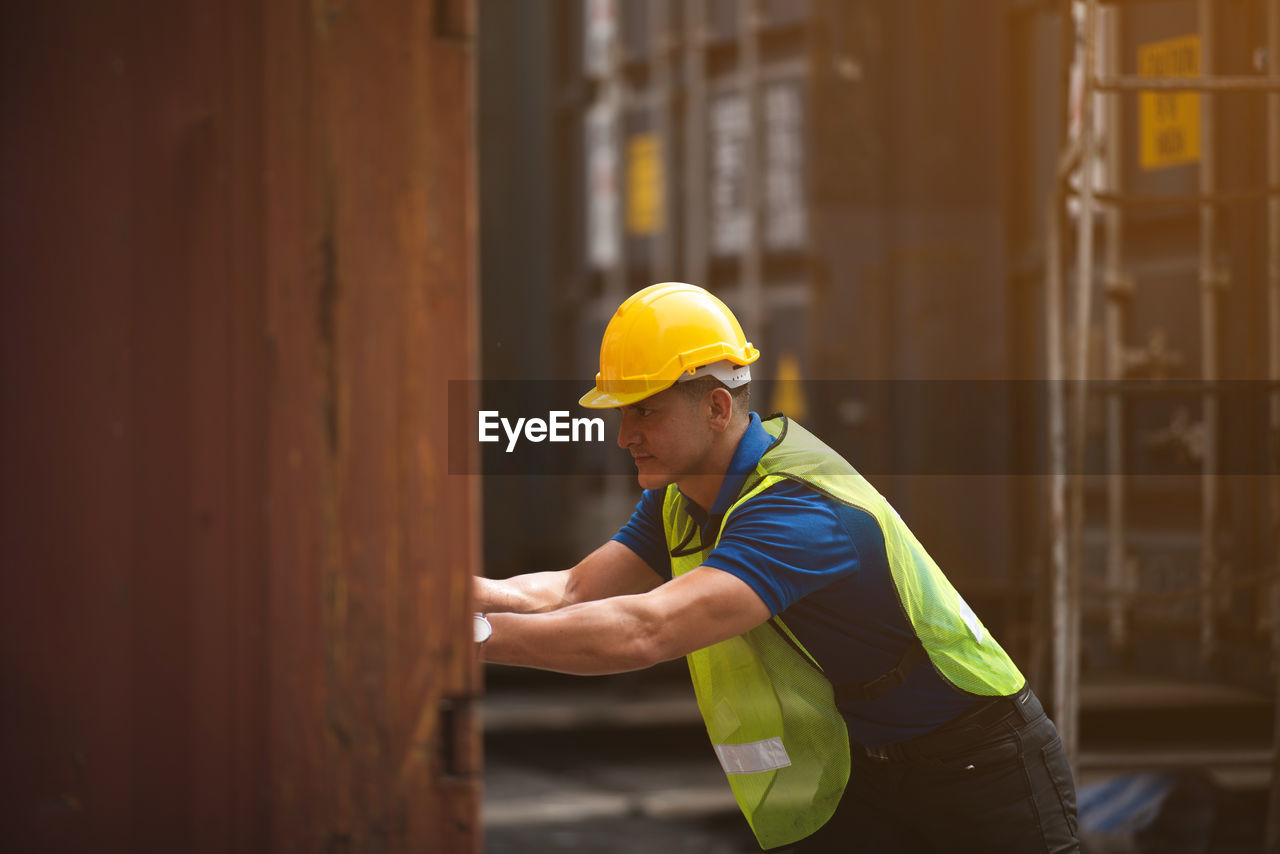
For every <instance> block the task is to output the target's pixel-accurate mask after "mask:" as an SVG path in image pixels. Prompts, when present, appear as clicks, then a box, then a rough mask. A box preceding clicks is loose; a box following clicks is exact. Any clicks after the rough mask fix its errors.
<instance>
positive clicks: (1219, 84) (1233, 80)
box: [1094, 18, 1280, 93]
mask: <svg viewBox="0 0 1280 854" xmlns="http://www.w3.org/2000/svg"><path fill="white" fill-rule="evenodd" d="M1203 20H1204V19H1203V18H1201V21H1203ZM1204 43H1205V44H1206V45H1207V44H1208V40H1207V39H1206V40H1205V42H1204ZM1203 67H1204V66H1202V68H1203ZM1094 90H1095V91H1098V92H1142V91H1154V90H1158V91H1161V92H1207V93H1213V92H1280V76H1278V75H1275V74H1273V75H1271V76H1270V77H1244V76H1231V75H1219V76H1217V77H1210V76H1209V75H1208V72H1204V76H1203V77H1142V76H1140V75H1137V74H1115V75H1110V76H1107V77H1099V78H1098V79H1097V80H1096V81H1095V82H1094Z"/></svg>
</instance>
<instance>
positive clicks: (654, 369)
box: [578, 282, 760, 409]
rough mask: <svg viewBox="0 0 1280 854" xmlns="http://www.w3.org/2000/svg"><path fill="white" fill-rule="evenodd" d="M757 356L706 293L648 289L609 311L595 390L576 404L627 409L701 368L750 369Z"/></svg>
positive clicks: (667, 286)
mask: <svg viewBox="0 0 1280 854" xmlns="http://www.w3.org/2000/svg"><path fill="white" fill-rule="evenodd" d="M758 358H760V351H759V350H757V349H756V348H755V347H752V346H751V342H749V341H747V339H746V337H745V336H744V335H743V334H742V327H741V326H739V325H738V319H737V318H736V317H734V316H733V312H731V311H729V307H728V306H727V305H725V304H724V303H723V302H721V301H720V300H718V299H717V298H716V297H715V296H714V295H712V294H711V292H710V291H707V290H705V289H704V288H700V287H698V286H697V285H686V284H683V283H681V282H663V283H662V284H658V285H650V286H649V287H647V288H645V289H644V290H641V291H637V292H636V293H634V294H632V295H631V296H630V297H629V298H628V299H627V301H626V302H624V303H623V304H622V305H620V306H618V310H617V311H615V312H614V313H613V318H612V319H611V320H610V321H609V325H608V326H607V327H606V328H605V330H604V339H603V340H602V341H601V342H600V373H598V374H596V387H595V388H593V389H592V390H591V391H589V392H587V393H586V394H584V395H583V396H582V398H581V400H579V401H578V402H579V403H581V404H582V405H583V406H586V407H590V408H591V409H612V408H614V407H618V406H627V405H629V404H632V403H635V402H636V401H638V400H644V399H645V398H646V397H649V396H650V395H654V394H657V393H658V392H660V391H662V390H663V389H665V388H667V387H668V386H670V385H672V384H673V383H674V382H675V381H676V380H678V379H680V376H681V374H689V375H690V376H692V375H693V373H694V371H695V370H696V369H697V368H700V367H702V366H703V365H710V364H712V363H713V362H720V361H726V360H727V361H729V362H733V363H734V364H737V365H749V364H751V363H752V362H754V361H755V360H756V359H758Z"/></svg>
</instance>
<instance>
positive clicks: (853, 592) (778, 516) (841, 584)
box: [613, 412, 979, 746]
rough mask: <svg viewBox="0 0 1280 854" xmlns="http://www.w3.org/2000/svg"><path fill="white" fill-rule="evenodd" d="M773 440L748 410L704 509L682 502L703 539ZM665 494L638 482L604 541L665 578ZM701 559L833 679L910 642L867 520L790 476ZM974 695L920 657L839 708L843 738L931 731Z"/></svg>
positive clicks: (878, 740)
mask: <svg viewBox="0 0 1280 854" xmlns="http://www.w3.org/2000/svg"><path fill="white" fill-rule="evenodd" d="M773 442H774V437H773V436H771V435H770V434H769V433H768V431H766V430H765V429H764V427H763V425H762V424H761V423H760V416H758V415H757V414H756V413H754V412H753V413H751V423H750V424H749V425H748V427H747V430H746V432H745V433H744V434H743V436H742V439H741V441H739V443H738V447H737V450H736V451H735V452H734V455H733V459H732V461H731V462H730V463H729V469H728V472H727V474H726V475H725V479H724V482H723V483H722V484H721V486H720V492H719V494H718V495H717V496H716V501H715V504H714V505H713V506H712V508H711V512H710V513H706V512H704V511H703V510H702V509H701V508H700V507H698V505H697V504H694V503H693V502H692V501H689V499H688V498H685V499H684V500H685V501H686V502H687V510H688V512H689V515H690V516H692V517H693V519H694V520H695V521H696V522H697V523H698V524H699V525H700V526H702V529H703V530H702V535H703V542H709V541H711V540H712V539H714V537H715V530H714V525H715V524H716V523H718V520H719V519H720V517H722V516H723V514H724V513H725V511H726V510H728V509H729V507H730V506H731V505H732V504H733V502H734V500H735V499H736V498H737V496H738V492H739V491H740V490H741V489H742V484H743V481H744V480H745V479H746V477H747V475H748V474H749V473H750V472H751V471H752V470H753V469H754V468H755V467H756V464H757V463H758V462H759V461H760V457H762V456H763V455H764V453H765V451H767V450H768V449H769V447H770V446H771V445H772V444H773ZM664 493H665V490H662V489H646V490H645V491H644V493H643V494H642V495H641V496H640V501H639V503H638V504H637V505H636V509H635V512H634V513H633V514H632V515H631V518H630V519H629V520H628V521H627V523H626V524H625V525H624V526H623V527H622V529H621V530H620V531H618V533H617V534H616V535H615V536H614V537H613V539H615V540H617V541H618V542H620V543H622V544H623V545H625V546H627V547H628V548H630V549H631V550H632V551H634V552H635V553H636V554H638V555H639V556H640V557H641V558H643V559H644V560H645V562H646V563H648V564H649V566H650V567H652V568H653V571H654V572H656V573H658V575H660V576H662V577H663V578H665V579H670V578H671V557H670V555H669V553H668V552H667V543H666V536H665V534H664V532H663V525H662V500H663V495H664ZM705 565H706V566H712V567H715V568H716V569H720V570H724V571H725V572H728V573H732V574H733V575H735V576H737V577H738V578H740V579H742V580H743V581H744V582H746V583H747V584H748V585H749V586H750V587H751V589H752V590H754V591H755V592H756V594H757V595H758V596H759V597H760V599H761V600H762V601H763V602H764V603H765V605H767V606H768V607H769V611H770V612H771V613H772V614H774V615H775V616H781V617H782V620H783V622H785V623H786V624H787V627H788V628H789V629H791V631H792V632H793V633H794V634H795V636H796V638H797V639H799V641H800V643H802V644H804V647H805V649H807V650H808V651H809V653H810V654H811V655H812V656H813V657H814V659H815V660H816V661H817V662H818V663H819V664H820V665H822V669H823V672H824V673H826V675H827V676H828V678H830V679H831V681H832V682H835V683H841V682H866V681H869V680H871V679H875V678H877V677H879V676H882V675H884V674H885V673H887V672H888V671H890V670H892V669H893V667H894V666H895V665H896V664H897V663H898V660H899V658H901V656H902V653H903V652H904V651H905V650H906V647H907V645H908V644H909V643H911V642H912V640H913V639H914V633H913V632H912V630H911V627H910V624H909V623H908V621H907V617H906V615H905V613H904V611H903V608H902V605H901V603H900V602H899V600H898V594H897V590H896V588H895V586H894V583H893V577H892V575H891V574H890V571H889V559H888V556H887V555H886V553H885V545H884V535H883V534H882V533H881V531H880V525H879V523H877V522H876V520H875V517H874V516H872V515H871V514H870V513H867V512H866V511H865V510H860V509H858V508H856V507H849V506H847V505H845V504H843V503H841V502H839V501H836V500H834V499H832V498H828V497H827V496H825V495H823V494H821V493H819V492H817V491H816V490H814V489H811V488H809V487H807V486H805V485H804V484H801V483H798V482H796V481H792V480H784V481H781V482H779V483H777V484H774V485H773V486H771V487H769V488H768V489H766V490H764V491H763V492H761V493H760V494H759V495H756V496H755V497H753V498H752V499H751V500H749V501H747V502H745V503H744V504H743V505H742V506H741V507H739V508H738V509H737V510H735V511H734V512H733V515H732V516H730V517H729V522H728V524H727V525H725V528H724V531H723V532H722V533H721V535H720V542H719V543H718V544H717V545H716V547H715V549H713V550H712V551H711V553H710V555H708V556H707V559H706V561H705ZM977 702H979V700H978V699H976V698H974V697H971V696H969V695H965V694H961V693H960V692H959V691H957V690H956V689H954V688H952V687H951V686H950V685H948V684H947V683H946V682H944V681H943V679H942V677H940V676H939V675H938V673H937V672H936V671H935V670H934V668H933V667H932V665H931V664H930V663H929V662H928V659H927V658H924V659H921V660H920V661H918V662H917V663H916V665H915V667H914V668H913V669H912V670H911V673H910V675H908V677H907V681H906V682H905V683H904V684H902V685H900V686H898V687H896V688H894V689H893V690H891V691H889V692H888V693H886V694H884V695H883V696H881V697H878V698H876V699H874V700H861V701H857V702H853V703H848V704H846V705H844V706H842V707H841V708H840V712H841V714H843V715H844V718H845V721H846V723H847V724H848V727H849V737H850V738H851V739H853V740H854V741H857V742H860V743H862V744H866V745H871V746H881V745H884V744H891V743H893V742H898V741H903V740H905V739H908V738H914V737H915V736H918V735H923V734H924V733H927V732H930V731H932V730H934V729H936V728H937V727H939V726H941V725H942V724H944V723H946V722H947V721H949V720H951V719H952V718H955V717H956V716H957V715H960V714H962V713H963V712H965V711H967V710H968V709H970V708H972V707H973V706H974V704H976V703H977Z"/></svg>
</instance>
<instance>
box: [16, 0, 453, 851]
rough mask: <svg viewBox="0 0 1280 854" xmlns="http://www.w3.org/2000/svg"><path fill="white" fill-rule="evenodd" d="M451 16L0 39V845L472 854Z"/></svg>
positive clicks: (251, 18) (170, 8) (324, 16)
mask: <svg viewBox="0 0 1280 854" xmlns="http://www.w3.org/2000/svg"><path fill="white" fill-rule="evenodd" d="M469 15H470V7H469V4H468V3H465V2H458V3H439V4H432V5H431V6H424V5H423V4H416V3H411V2H398V3H394V2H393V3H382V4H378V5H377V6H376V7H370V8H363V7H362V8H359V9H355V8H351V7H341V8H339V7H337V6H334V7H332V8H330V7H325V8H319V7H316V8H314V9H311V8H309V7H296V6H294V5H292V4H285V3H283V2H275V3H272V4H269V5H268V6H267V7H266V8H265V9H262V8H260V7H259V5H258V4H254V3H249V2H233V0H228V2H222V3H217V4H203V5H202V4H164V3H155V2H152V3H134V4H131V5H130V7H129V9H127V10H124V11H122V10H120V9H118V8H109V7H101V6H99V5H97V4H88V3H81V4H73V5H72V6H71V7H68V8H62V7H49V6H34V7H22V8H20V9H6V10H5V12H4V13H3V16H4V17H3V24H4V27H3V31H4V32H5V34H6V38H5V55H6V57H7V63H8V64H7V69H8V70H7V73H6V76H5V94H4V99H3V102H2V107H3V117H4V122H5V126H6V127H7V128H14V129H17V133H15V134H12V135H10V136H9V137H8V138H7V141H6V147H5V150H4V163H3V175H4V181H5V186H6V188H7V189H6V192H5V193H4V194H3V199H2V200H0V217H2V220H0V221H2V222H3V226H4V227H3V228H2V229H0V232H3V237H0V240H2V241H3V258H4V261H3V263H4V267H5V269H4V275H3V278H4V281H5V285H4V287H3V289H2V291H0V309H2V311H0V316H3V317H4V318H5V320H6V334H5V336H2V337H3V340H4V342H5V344H4V347H5V350H4V358H3V362H2V364H0V379H2V383H0V395H2V396H3V403H4V406H5V412H6V418H5V419H3V426H0V447H2V448H3V449H4V450H3V454H4V463H5V471H6V473H7V474H8V477H7V478H6V500H5V508H4V509H5V512H4V513H3V514H2V515H3V518H4V521H3V522H2V523H0V525H2V527H0V543H3V545H4V549H5V555H6V557H5V575H6V580H7V581H9V582H10V584H11V586H10V595H7V596H6V597H4V599H3V603H4V604H3V606H2V607H3V611H2V612H0V625H2V626H3V632H4V636H3V637H4V643H3V652H2V653H0V672H2V674H3V679H4V686H5V710H4V719H3V736H0V737H2V738H3V740H4V741H3V743H4V748H5V754H6V757H7V761H6V767H5V771H4V777H3V779H4V803H5V805H6V806H5V814H6V825H7V826H8V827H9V828H10V841H11V844H16V845H17V847H19V848H22V849H24V850H33V849H38V850H98V849H106V848H110V849H116V848H119V849H121V850H137V851H148V850H171V851H176V850H183V851H205V850H208V851H257V850H282V851H283V850H308V851H309V850H316V849H318V848H322V847H326V846H328V847H330V848H336V849H343V848H362V849H365V850H428V849H431V848H433V847H435V846H437V845H441V846H444V848H445V849H446V850H459V851H461V850H468V849H473V848H475V847H477V845H478V831H477V829H476V827H475V817H476V811H477V802H476V801H477V791H478V782H477V780H478V768H477V763H478V745H477V743H476V741H475V727H474V725H473V724H472V723H471V721H470V717H469V703H468V698H469V697H470V696H471V695H472V694H473V693H474V692H475V690H476V689H477V673H476V669H475V663H474V659H473V652H472V649H471V644H470V643H469V641H468V639H467V623H466V611H467V596H468V588H467V580H468V576H469V574H470V570H471V569H472V567H473V566H474V565H475V563H476V558H477V553H476V552H477V541H476V537H475V528H476V524H477V522H476V518H477V514H476V497H477V496H476V494H475V491H474V485H468V484H459V483H453V482H451V481H450V480H449V478H448V476H447V471H448V463H447V459H446V458H445V454H446V441H445V435H444V434H445V426H444V425H445V419H444V418H443V417H441V414H440V409H439V407H440V406H441V405H442V402H443V401H444V400H445V399H446V397H445V393H444V390H445V384H446V382H447V380H448V379H449V378H451V377H464V376H468V375H470V373H471V369H472V366H473V364H474V358H475V352H474V349H475V333H474V328H473V327H474V309H473V306H472V301H473V296H474V293H473V288H472V286H471V280H472V259H471V246H472V245H473V242H474V222H473V219H474V212H473V206H472V204H471V197H472V195H471V183H470V182H471V178H470V175H471V171H472V163H471V159H470V158H471V154H470V150H471V146H470V114H471V105H470V91H471V83H470V72H469V65H470V57H469V45H470V40H471V31H472V28H471V25H470V21H469ZM268 45H269V46H270V50H269V51H268V50H267V46H268ZM389 58H393V59H394V61H391V60H389Z"/></svg>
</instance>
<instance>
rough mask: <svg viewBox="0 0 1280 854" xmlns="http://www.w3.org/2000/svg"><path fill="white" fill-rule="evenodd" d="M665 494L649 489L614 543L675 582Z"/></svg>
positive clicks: (616, 535)
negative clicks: (666, 529) (664, 514)
mask: <svg viewBox="0 0 1280 854" xmlns="http://www.w3.org/2000/svg"><path fill="white" fill-rule="evenodd" d="M665 492H666V491H665V490H662V489H646V490H645V491H644V492H643V493H642V494H641V495H640V500H639V501H638V502H636V509H635V511H634V512H633V513H632V514H631V518H630V519H628V520H627V523H626V524H625V525H623V526H622V528H621V529H619V531H618V533H616V534H614V535H613V539H615V540H617V541H618V542H620V543H622V544H623V545H624V546H626V547H627V548H629V549H631V551H633V552H635V553H636V554H638V555H639V556H640V557H641V558H642V559H643V560H644V562H645V563H647V564H649V566H650V567H651V568H652V569H653V571H654V572H656V573H658V575H660V576H662V577H663V578H671V557H670V555H668V554H667V536H666V534H665V533H664V532H663V529H662V500H663V497H664V496H665Z"/></svg>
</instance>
